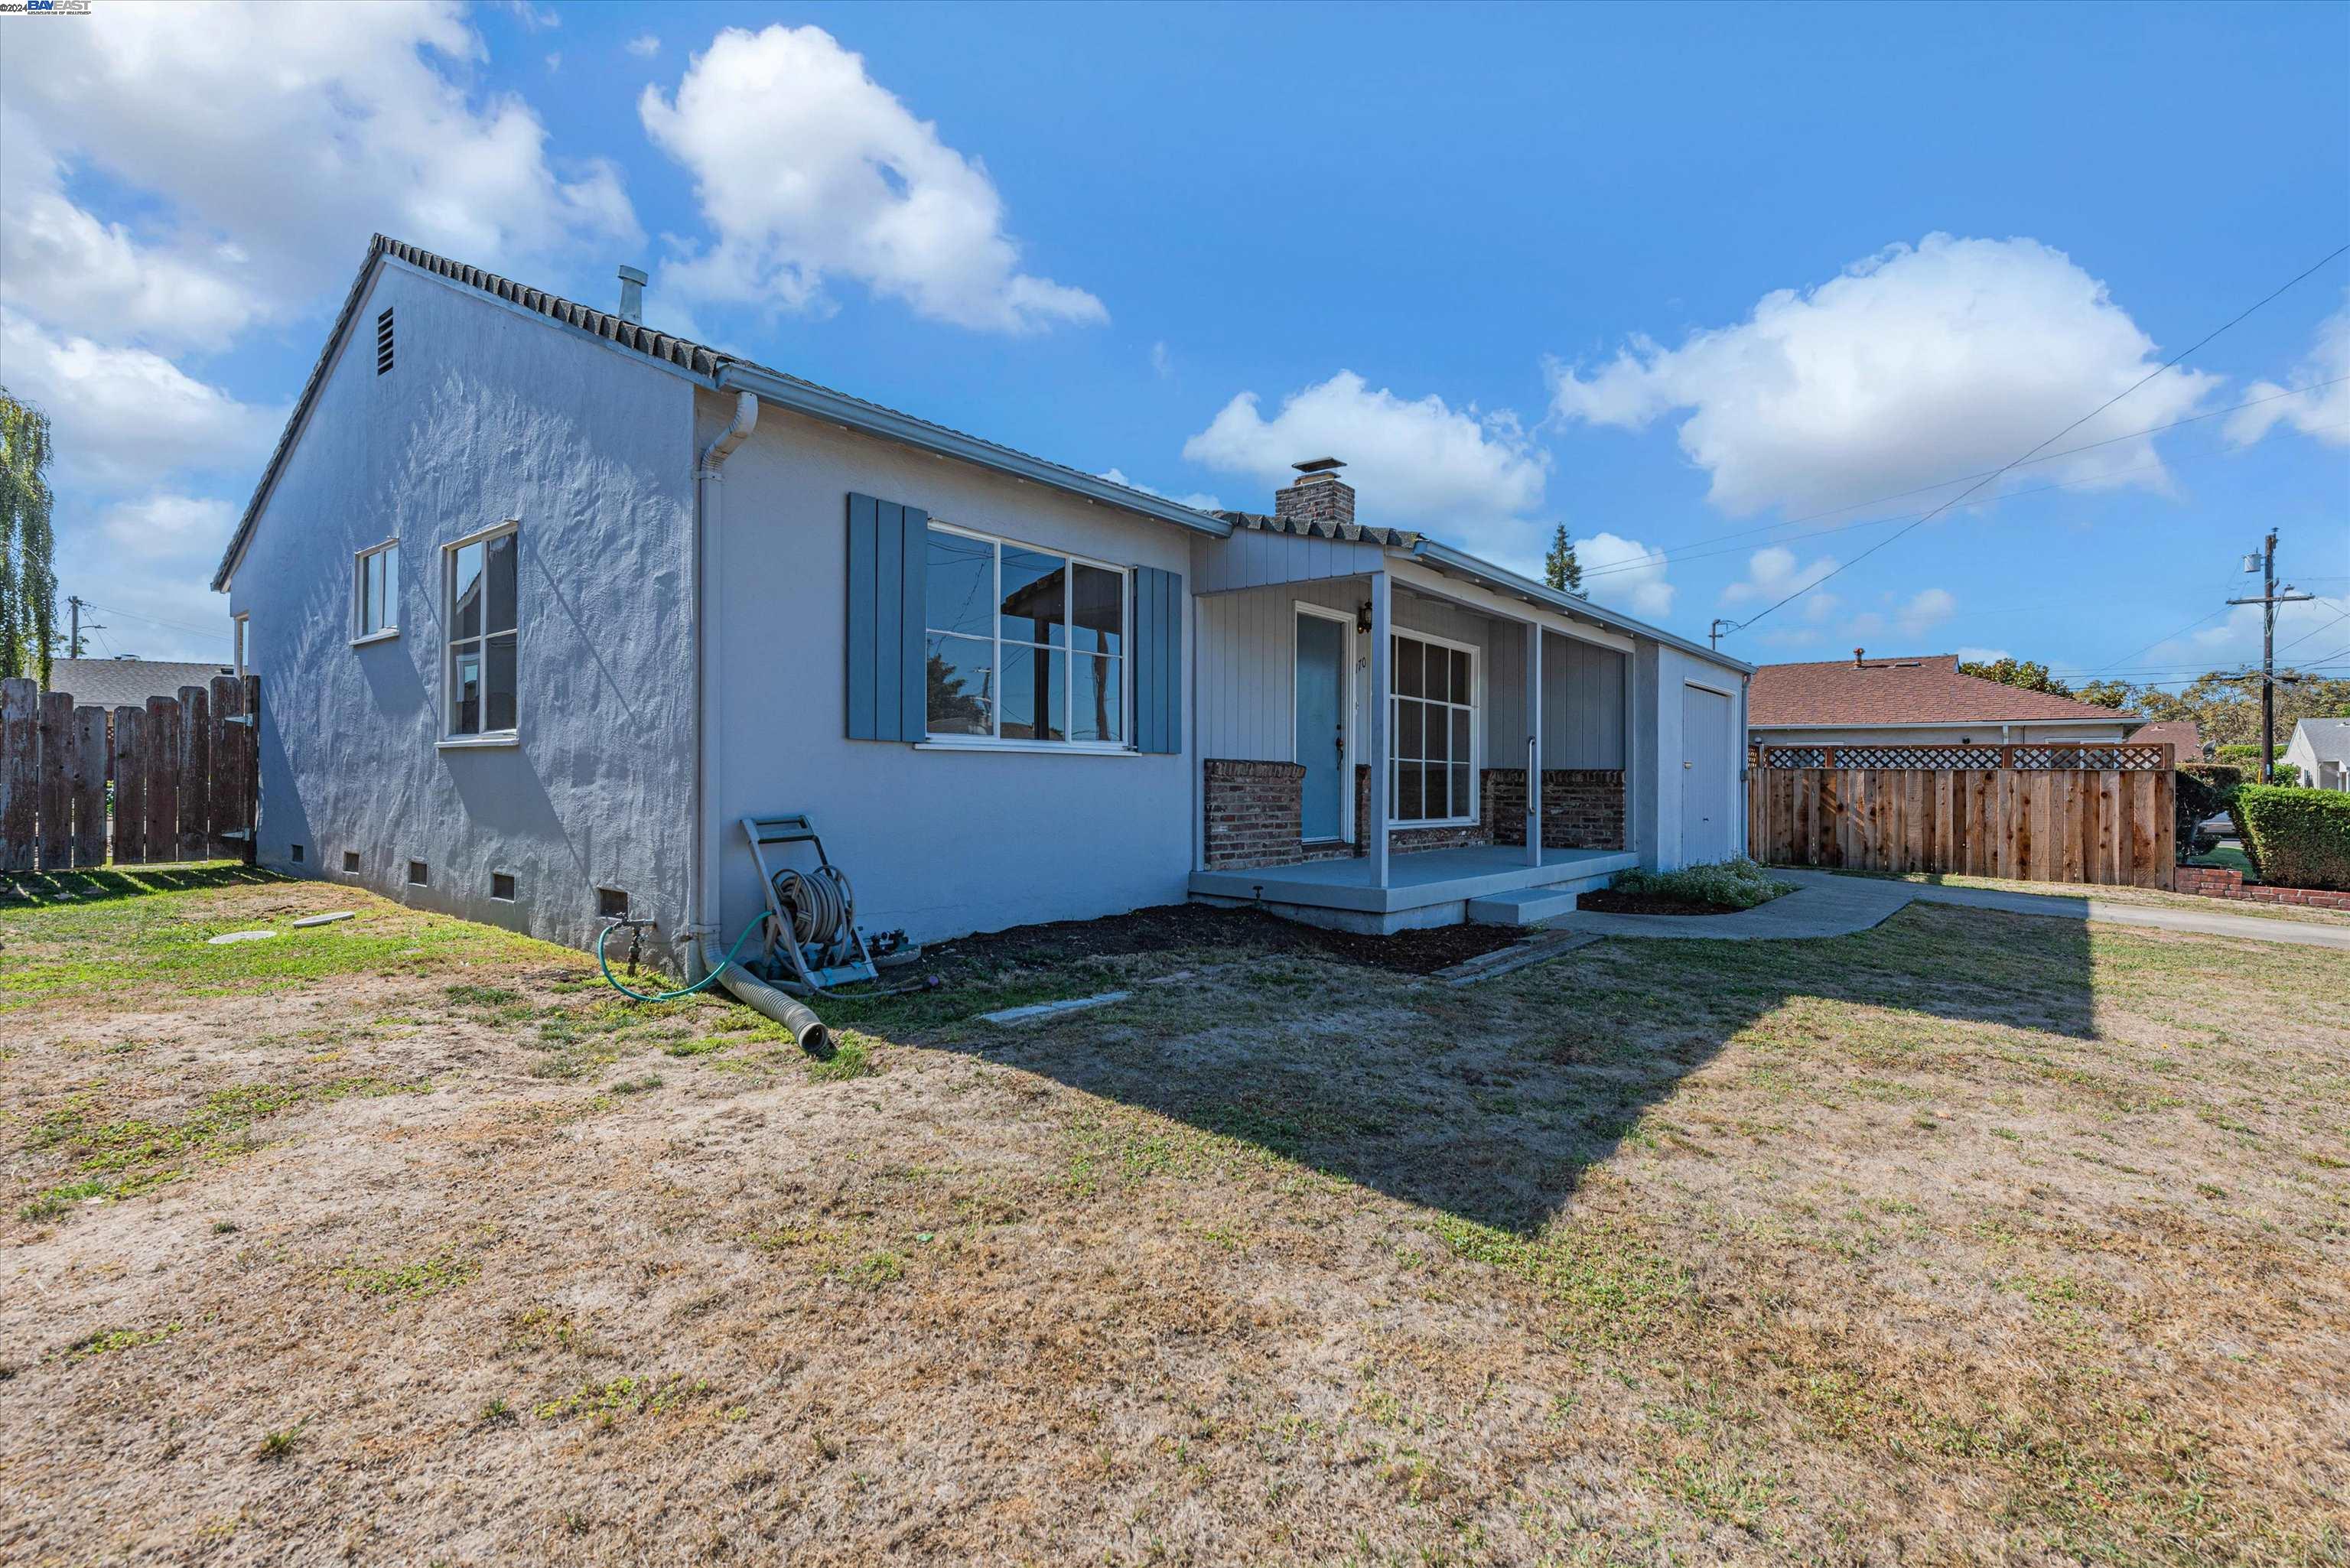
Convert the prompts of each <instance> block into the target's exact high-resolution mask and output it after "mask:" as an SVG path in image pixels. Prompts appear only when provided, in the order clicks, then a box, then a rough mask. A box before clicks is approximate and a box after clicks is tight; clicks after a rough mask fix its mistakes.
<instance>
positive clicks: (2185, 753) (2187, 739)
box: [2129, 719, 2203, 763]
mask: <svg viewBox="0 0 2350 1568" xmlns="http://www.w3.org/2000/svg"><path fill="white" fill-rule="evenodd" d="M2129 738H2130V744H2132V745H2134V746H2168V747H2169V748H2170V760H2171V761H2172V762H2174V763H2193V762H2200V761H2202V759H2203V726H2202V725H2200V724H2199V723H2197V722H2195V721H2194V720H2192V719H2164V720H2161V721H2159V722H2156V723H2152V724H2147V725H2144V726H2141V727H2140V728H2138V729H2136V730H2132V731H2131V732H2130V737H2129Z"/></svg>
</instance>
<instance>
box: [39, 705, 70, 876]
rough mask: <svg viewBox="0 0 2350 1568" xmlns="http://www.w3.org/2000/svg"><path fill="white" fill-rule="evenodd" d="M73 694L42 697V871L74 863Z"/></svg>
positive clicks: (40, 804)
mask: <svg viewBox="0 0 2350 1568" xmlns="http://www.w3.org/2000/svg"><path fill="white" fill-rule="evenodd" d="M73 711H74V700H73V695H72V693H70V692H67V691H49V692H45V693H43V694H42V697H41V730H40V745H41V783H40V794H39V804H38V810H39V813H40V818H41V824H40V826H41V869H42V870H44V871H54V870H56V869H57V867H60V866H70V865H72V864H73Z"/></svg>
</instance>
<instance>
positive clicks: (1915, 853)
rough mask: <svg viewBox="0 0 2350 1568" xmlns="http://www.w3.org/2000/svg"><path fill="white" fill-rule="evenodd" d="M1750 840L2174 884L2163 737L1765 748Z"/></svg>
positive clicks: (1804, 851) (2169, 779)
mask: <svg viewBox="0 0 2350 1568" xmlns="http://www.w3.org/2000/svg"><path fill="white" fill-rule="evenodd" d="M1751 761H1752V763H1753V764H1754V765H1753V766H1752V767H1751V768H1750V769H1749V770H1748V773H1747V791H1746V814H1747V842H1748V845H1749V846H1750V851H1751V853H1752V855H1753V856H1754V857H1755V858H1756V859H1758V860H1762V861H1764V862H1766V863H1769V864H1771V865H1776V866H1825V867H1847V868H1850V869H1853V870H1859V871H1897V872H1899V871H1928V872H1937V871H1938V872H1951V873H1957V874H1961V875H1965V876H1970V877H2012V878H2014V879H2016V880H2019V881H2029V882H2089V883H2099V884H2104V885H2107V886H2122V885H2131V886H2136V887H2140V888H2168V887H2169V886H2170V874H2171V865H2172V861H2173V859H2174V858H2175V846H2176V843H2177V836H2178V824H2177V823H2176V821H2175V820H2174V819H2173V815H2172V807H2171V802H2172V797H2173V791H2174V789H2175V787H2176V780H2177V774H2174V773H2172V771H2171V756H2170V748H2169V747H2168V746H2167V745H2157V746H2132V745H2104V746H1765V747H1762V748H1760V749H1759V753H1758V754H1756V755H1754V756H1752V758H1751Z"/></svg>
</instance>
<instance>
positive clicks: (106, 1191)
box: [16, 1178, 114, 1223]
mask: <svg viewBox="0 0 2350 1568" xmlns="http://www.w3.org/2000/svg"><path fill="white" fill-rule="evenodd" d="M113 1196H114V1186H113V1184H112V1183H111V1182H108V1181H101V1180H99V1179H95V1178H93V1179H89V1180H87V1181H68V1182H66V1183H64V1184H63V1185H61V1186H57V1187H52V1188H50V1189H48V1190H47V1192H44V1193H42V1194H41V1195H40V1196H39V1197H38V1198H36V1199H33V1200H32V1201H31V1202H30V1203H27V1204H26V1205H24V1206H23V1207H22V1208H20V1209H18V1210H16V1212H17V1213H18V1214H20V1215H22V1216H23V1217H24V1218H25V1219H27V1220H34V1221H35V1222H36V1223H37V1222H38V1221H40V1220H54V1219H56V1218H57V1216H58V1215H60V1214H62V1213H64V1212H65V1211H66V1210H68V1209H70V1208H72V1207H73V1206H74V1205H75V1204H77V1203H80V1202H84V1201H86V1200H88V1199H92V1198H111V1197H113Z"/></svg>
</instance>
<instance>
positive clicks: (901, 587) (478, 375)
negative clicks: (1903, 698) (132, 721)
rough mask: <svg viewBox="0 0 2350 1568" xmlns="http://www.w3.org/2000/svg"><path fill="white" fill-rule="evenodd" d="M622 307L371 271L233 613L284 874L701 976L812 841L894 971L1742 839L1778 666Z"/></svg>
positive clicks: (1484, 569)
mask: <svg viewBox="0 0 2350 1568" xmlns="http://www.w3.org/2000/svg"><path fill="white" fill-rule="evenodd" d="M621 277H622V280H623V286H622V289H621V296H620V308H619V310H618V311H612V312H607V311H601V310H596V309H592V308H590V307H588V306H583V305H579V304H576V303H574V302H571V301H569V300H566V299H561V298H558V297H556V296H552V295H548V294H546V293H544V292H542V291H540V290H537V289H535V288H530V287H527V286H524V285H520V284H516V283H514V282H511V281H509V280H507V279H505V278H503V277H498V276H494V275H490V274H487V273H484V272H482V271H479V270H478V269H475V268H473V267H470V266H464V265H459V264H457V263H454V262H451V261H448V260H445V259H443V258H442V257H440V256H437V255H434V254H431V253H429V252H426V251H422V250H420V249H418V248H416V247H415V246H412V245H409V244H401V243H399V242H396V241H393V240H390V239H386V238H383V237H381V236H378V237H377V238H376V239H375V241H374V242H373V244H371V245H370V246H369V251H368V254H367V258H366V262H365V265H363V266H362V268H361V269H360V272H359V276H358V278H357V280H356V281H355V282H354V283H353V285H352V286H351V290H350V294H349V296H348V298H347V299H346V300H345V302H344V305H343V307H342V310H341V313H340V315H339V316H338V318H337V320H336V322H335V325H334V327H333V330H332V333H331V335H330V336H329V337H328V342H327V345H326V348H325V349H324V351H323V352H322V354H321V355H320V357H319V359H318V362H317V366H316V368H315V369H313V370H312V371H311V373H310V377H309V379H308V382H307V385H306V386H305V387H304V388H303V389H302V392H301V395H300V396H299V398H298V399H297V400H296V403H295V406H294V410H293V413H292V416H291V418H290V419H289V421H288V422H287V424H286V431H285V434H284V436H283V437H282V438H281V440H280V441H279V442H278V445H277V448H276V452H275V453H274V454H273V455H272V456H271V458H270V459H269V462H268V463H267V465H266V468H265V472H263V474H262V476H261V479H260V482H259V484H258V486H257V487H256V489H255V493H254V496H253V500H252V503H251V504H250V505H249V506H248V507H247V508H246V510H245V512H244V516H243V518H242V520H241V521H240V523H239V524H238V525H237V528H236V530H235V532H234V537H233V538H232V540H231V542H230V544H229V546H228V549H227V552H226V554H225V556H224V558H223V560H222V562H221V566H220V569H219V571H218V573H217V575H216V576H215V577H214V579H213V587H214V588H215V589H219V590H224V591H225V592H226V593H227V594H228V595H229V598H230V612H231V615H232V616H233V617H234V619H235V622H236V625H237V628H238V631H239V644H238V646H239V647H240V648H241V649H244V658H245V659H246V661H247V665H248V668H249V669H250V670H252V671H253V672H255V673H256V674H257V675H258V676H259V678H260V689H261V719H262V722H261V734H260V749H261V771H262V783H261V825H260V828H259V831H258V835H257V855H258V858H259V859H260V860H261V862H262V863H263V864H265V865H268V866H272V867H280V868H283V869H286V870H288V871H293V872H296V873H299V874H304V875H310V876H317V877H344V878H348V879H349V880H350V881H352V882H354V883H357V884H361V885H365V886H368V887H370V888H376V889H378V890H380V891H382V892H384V893H387V894H389V895H390V896H393V897H396V898H405V899H407V900H409V901H410V902H411V903H414V904H417V905H420V906H423V907H427V908H432V909H442V910H447V911H451V912H454V913H458V914H462V915H464V916H467V917H469V918H473V919H484V920H489V921H494V922H499V923H503V924H505V925H508V926H511V927H514V928H515V929H523V930H527V931H530V932H532V933H534V934H536V935H539V936H542V937H546V938H548V939H550V940H556V941H561V942H566V943H571V944H579V943H582V942H585V941H587V940H589V939H590V938H591V937H592V936H593V935H594V934H595V932H596V930H597V929H598V927H599V924H600V921H601V919H603V918H604V915H605V914H606V913H608V912H609V911H611V910H615V909H622V908H625V909H629V910H630V911H632V912H633V913H634V914H636V915H638V916H642V917H650V919H653V920H655V921H656V922H658V929H659V934H660V940H662V941H663V942H665V943H670V944H674V950H675V952H676V956H677V957H678V959H679V960H680V961H681V963H683V964H685V965H686V966H687V967H689V968H691V964H692V962H693V961H694V959H695V955H696V954H697V952H698V950H699V943H698V942H696V941H695V940H693V939H698V938H702V937H710V938H713V939H717V940H721V941H722V942H723V941H729V940H732V939H733V936H734V934H735V933H736V932H738V931H740V930H741V929H743V928H744V926H745V925H746V924H747V923H748V922H749V921H750V920H752V919H754V917H755V916H756V915H757V914H758V912H759V911H760V910H761V909H762V908H763V907H764V904H763V892H764V889H763V888H761V886H760V885H759V878H758V873H757V871H756V870H755V869H754V859H753V857H752V854H751V853H750V850H749V847H748V843H747V835H746V833H745V831H744V829H743V826H742V825H743V822H744V819H746V818H753V817H772V816H778V815H784V814H787V813H805V814H806V815H808V816H809V817H810V818H811V819H812V820H813V822H814V825H815V826H816V829H817V830H818V831H819V832H820V833H821V834H822V836H823V839H824V845H825V848H826V849H827V852H828V853H829V855H830V857H831V858H832V859H833V860H834V861H835V862H837V864H838V865H839V866H840V867H842V868H843V869H844V870H845V871H846V872H847V875H848V876H849V877H850V878H851V879H852V881H853V883H854V887H855V890H856V899H857V920H858V924H859V925H860V926H863V927H865V928H867V929H872V930H884V929H902V930H904V931H905V932H906V933H907V934H908V936H909V937H910V939H911V940H916V941H922V940H938V939H943V938H948V937H952V936H956V935H959V934H963V933H968V932H972V931H977V930H989V929H999V928H1002V927H1006V926H1012V925H1017V924H1023V923H1027V922H1031V921H1039V920H1054V919H1082V918H1093V917H1097V916H1103V915H1108V914H1112V913H1117V912H1120V911H1124V910H1127V909H1136V908H1139V907H1144V906H1149V905H1156V904H1165V903H1170V902H1177V901H1180V900H1182V899H1184V898H1187V897H1188V898H1197V899H1204V900H1209V901H1213V902H1222V903H1253V904H1262V905H1263V906H1264V907H1266V908H1268V909H1274V910H1275V911H1277V912H1281V913H1284V914H1287V915H1291V916H1293V917H1295V918H1298V919H1307V920H1315V921H1319V922H1322V923H1324V924H1329V925H1336V926H1341V927H1345V928H1347V929H1371V930H1392V929H1404V928H1408V927H1414V926H1423V925H1434V924H1442V923H1448V922H1451V921H1457V920H1460V919H1464V918H1470V919H1494V920H1502V921H1513V920H1523V919H1535V918H1539V917H1540V916H1541V915H1542V914H1544V913H1547V912H1550V911H1551V910H1553V909H1557V908H1560V907H1564V905H1565V896H1566V895H1570V894H1571V893H1572V892H1573V891H1574V890H1575V888H1584V887H1590V886H1593V885H1596V884H1600V883H1604V882H1605V881H1606V880H1607V878H1608V877H1612V876H1613V875H1615V874H1616V873H1617V872H1619V871H1621V870H1624V869H1627V868H1629V867H1633V866H1635V865H1645V866H1650V867H1677V866H1679V865H1681V864H1684V863H1687V862H1695V861H1708V860H1716V859H1720V858H1722V857H1726V856H1731V855H1734V854H1737V853H1739V852H1741V851H1742V848H1743V846H1744V839H1745V825H1744V816H1745V814H1744V787H1743V784H1742V782H1741V780H1742V772H1743V770H1742V765H1741V748H1740V743H1739V742H1740V739H1741V737H1742V736H1743V735H1744V734H1745V732H1746V723H1747V715H1746V690H1745V687H1746V678H1747V676H1748V675H1749V673H1750V672H1751V667H1750V666H1747V665H1745V664H1742V663H1741V662H1739V661H1738V660H1736V659H1731V658H1727V657H1725V656H1722V655H1721V654H1718V653H1715V652H1713V651H1711V650H1710V649H1707V648H1706V647H1705V646H1704V645H1703V644H1701V643H1691V642H1690V641H1688V640H1686V639H1682V638H1679V637H1677V636H1674V635H1672V634H1670V633H1668V632H1665V631H1662V630H1659V629H1658V628H1654V627H1650V626H1647V625H1644V624H1642V623H1640V622H1638V621H1637V620H1634V619H1631V618H1627V617H1626V616H1623V615H1619V614H1617V613H1616V612H1615V611H1613V610H1610V609H1607V608H1605V607H1600V606H1597V605H1594V604H1590V603H1588V602H1586V600H1584V599H1581V598H1577V597H1572V596H1569V595H1566V594H1564V593H1559V592H1555V591H1553V590H1552V589H1549V588H1547V587H1544V586H1543V585H1541V584H1540V583H1537V582H1533V581H1530V580H1528V579H1527V578H1525V577H1523V576H1519V575H1518V574H1516V573H1514V572H1512V571H1509V570H1506V569H1504V568H1503V567H1501V566H1495V565H1493V564H1492V563H1490V562H1487V561H1483V560H1480V559H1479V558H1477V557H1476V556H1471V555H1468V554H1465V553H1464V552H1461V551H1460V550H1456V549H1452V548H1451V547H1449V546H1446V545H1442V544H1440V543H1438V542H1437V541H1436V540H1434V539H1431V538H1428V537H1425V536H1423V535H1419V534H1417V533H1409V532H1404V531H1400V530H1397V529H1391V528H1382V527H1377V526H1372V525H1368V524H1358V523H1357V521H1356V518H1355V500H1356V497H1355V492H1354V490H1353V489H1352V488H1351V487H1350V486H1349V485H1347V483H1345V481H1344V480H1342V479H1341V478H1340V477H1339V472H1338V470H1339V467H1340V466H1341V465H1340V464H1338V463H1337V462H1336V460H1318V461H1307V462H1302V463H1300V464H1299V465H1298V467H1299V471H1300V477H1299V478H1298V480H1297V481H1296V482H1295V483H1294V484H1291V485H1289V486H1288V487H1286V488H1284V489H1283V490H1281V491H1280V492H1279V493H1277V494H1276V495H1275V496H1274V497H1273V498H1272V499H1273V509H1272V511H1271V512H1270V513H1264V514H1257V513H1239V512H1232V513H1210V512H1203V511H1200V510H1197V509H1195V508H1192V507H1189V506H1185V505H1181V504H1178V503H1176V502H1173V501H1170V500H1167V499H1165V498H1162V497H1160V496H1157V495H1153V494H1149V493H1145V492H1142V491H1139V490H1134V489H1130V488H1128V487H1127V486H1125V485H1123V484H1118V483H1112V482H1110V481H1108V480H1106V479H1103V478H1100V477H1098V476H1097V475H1095V474H1092V473H1088V472H1082V471H1079V470H1077V469H1073V468H1067V467H1064V466H1062V465H1060V464H1057V463H1054V462H1047V461H1045V460H1043V459H1040V458H1036V457H1032V456H1030V455H1028V454H1026V453H1024V452H1016V451H1014V450H1012V449H1011V448H1008V447H1005V446H1002V445H999V444H997V443H995V442H993V441H987V440H985V439H983V438H981V437H977V436H972V435H967V434H964V433H962V432H960V431H953V430H950V429H947V428H944V427H942V426H940V425H937V424H933V423H931V422H929V421H923V420H920V419H917V418H914V417H912V416H910V415H908V414H904V413H900V412H898V411H896V410H891V409H888V408H884V407H881V406H879V405H878V404H875V403H871V402H868V401H865V400H861V399H858V398H855V397H851V396H848V395H847V394H844V393H841V392H837V391H833V390H830V389H827V388H824V387H820V386H816V385H815V384H813V383H811V382H808V381H806V380H803V379H799V378H797V377H794V376H791V375H788V374H786V373H785V372H782V371H779V370H775V369H768V368H767V367H765V366H762V365H758V364H755V363H753V362H752V361H750V360H747V359H743V358H736V357H733V356H732V355H728V354H724V353H722V352H720V351H718V350H716V349H712V348H706V347H704V346H702V345H701V344H698V343H692V342H689V341H686V340H684V339H681V338H678V337H671V336H669V335H668V334H665V333H660V332H655V331H653V330H651V329H650V328H648V327H645V326H644V325H642V323H641V321H640V320H639V317H640V314H641V311H640V301H641V294H640V292H639V291H640V289H641V286H642V283H643V281H644V280H643V275H642V274H640V273H637V272H635V271H634V269H629V268H624V269H622V272H621ZM1300 455H1301V456H1306V457H1310V454H1300ZM1372 499H1373V500H1374V501H1375V500H1376V498H1372ZM247 633H249V634H250V635H246V634H247ZM1530 765H1531V766H1533V767H1534V768H1536V769H1538V771H1539V773H1540V775H1541V782H1540V787H1539V788H1535V789H1531V790H1530V789H1529V788H1528V784H1527V775H1528V770H1529V767H1530ZM769 853H770V855H771V856H772V855H774V854H775V851H774V850H772V849H771V850H770V851H769ZM785 854H786V856H791V855H799V856H803V857H804V856H805V854H806V849H805V846H797V847H792V848H788V849H786V850H785ZM795 863H796V864H805V863H806V862H805V860H804V859H803V860H802V861H799V862H795ZM1546 900H1547V901H1546Z"/></svg>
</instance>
